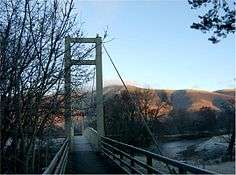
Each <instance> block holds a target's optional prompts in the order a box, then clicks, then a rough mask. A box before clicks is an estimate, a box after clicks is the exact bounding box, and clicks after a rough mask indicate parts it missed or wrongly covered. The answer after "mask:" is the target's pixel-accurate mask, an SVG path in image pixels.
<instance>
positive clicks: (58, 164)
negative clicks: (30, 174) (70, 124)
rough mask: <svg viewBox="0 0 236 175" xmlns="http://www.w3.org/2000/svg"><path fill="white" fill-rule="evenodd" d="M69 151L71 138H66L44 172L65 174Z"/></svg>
mask: <svg viewBox="0 0 236 175" xmlns="http://www.w3.org/2000/svg"><path fill="white" fill-rule="evenodd" d="M68 152H69V139H68V138H66V139H65V141H64V142H63V144H62V146H61V148H60V150H59V151H58V152H57V153H56V155H55V156H54V158H53V160H52V161H51V163H50V164H49V166H48V167H47V168H46V170H45V171H44V172H43V174H65V169H66V164H67V161H68V160H67V159H68Z"/></svg>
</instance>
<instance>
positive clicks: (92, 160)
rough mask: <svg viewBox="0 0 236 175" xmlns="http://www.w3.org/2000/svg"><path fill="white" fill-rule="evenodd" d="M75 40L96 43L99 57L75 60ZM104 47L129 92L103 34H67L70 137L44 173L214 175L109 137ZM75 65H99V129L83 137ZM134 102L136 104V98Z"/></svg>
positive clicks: (90, 130) (66, 77) (66, 58)
mask: <svg viewBox="0 0 236 175" xmlns="http://www.w3.org/2000/svg"><path fill="white" fill-rule="evenodd" d="M74 43H93V44H95V47H94V49H95V50H96V55H95V60H73V59H72V55H71V44H74ZM102 48H104V50H105V53H106V54H107V56H108V57H109V59H110V61H111V63H112V65H113V67H114V69H115V70H116V72H117V74H118V76H119V78H120V80H121V82H122V84H123V85H124V87H125V89H126V91H127V92H128V93H129V90H128V88H127V86H126V85H125V83H124V81H123V79H122V77H121V75H120V74H119V71H118V69H117V67H116V66H115V64H114V62H113V60H112V58H111V56H110V54H109V53H108V51H107V49H106V47H105V45H104V44H103V42H102V38H101V37H99V36H97V37H96V38H71V37H66V38H65V55H64V63H65V64H64V78H65V94H64V98H65V113H64V117H65V129H66V133H67V137H66V138H65V140H64V142H63V144H62V146H61V148H60V150H59V151H58V152H57V153H56V155H55V156H54V158H53V160H52V161H51V162H50V164H49V165H48V167H47V168H46V169H45V171H44V173H43V174H187V173H190V174H214V172H211V171H208V170H205V169H201V168H198V167H195V166H192V165H189V164H186V163H183V162H180V161H177V160H173V159H170V158H168V157H165V156H164V155H162V154H161V151H160V150H159V154H156V153H152V152H150V151H147V150H145V149H142V148H138V147H135V146H133V145H128V144H126V143H122V142H120V141H117V140H114V139H111V138H109V137H106V135H105V131H104V112H103V83H102V82H103V80H102V78H103V77H102ZM73 65H95V67H96V119H97V128H96V130H95V129H93V128H90V127H88V128H85V129H84V131H83V134H82V135H81V136H75V135H74V124H73V119H72V108H71V106H72V104H71V66H73ZM131 101H132V99H131ZM132 102H133V103H134V104H135V102H134V101H132ZM138 110H139V109H138V107H137V111H138ZM142 117H143V116H142ZM143 122H144V125H145V127H146V129H147V131H148V133H149V134H150V136H151V138H152V140H153V143H155V145H156V146H157V148H158V143H157V141H156V139H155V137H154V136H153V134H152V132H151V130H150V129H149V127H148V125H147V123H146V121H145V119H144V117H143Z"/></svg>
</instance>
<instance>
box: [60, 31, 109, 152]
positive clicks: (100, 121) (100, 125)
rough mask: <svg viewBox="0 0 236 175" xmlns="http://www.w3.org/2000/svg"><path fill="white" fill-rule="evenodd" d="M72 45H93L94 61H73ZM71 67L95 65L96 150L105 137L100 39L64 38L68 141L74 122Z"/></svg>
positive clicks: (72, 133) (72, 131)
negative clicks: (94, 51) (102, 137)
mask: <svg viewBox="0 0 236 175" xmlns="http://www.w3.org/2000/svg"><path fill="white" fill-rule="evenodd" d="M72 43H94V44H95V49H96V56H95V60H74V59H72V55H71V44H72ZM73 65H95V66H96V115H97V132H98V148H100V142H101V136H104V135H105V131H104V114H103V78H102V38H101V37H99V36H98V35H97V37H96V38H71V37H69V36H67V37H65V54H64V78H65V89H64V93H65V94H64V98H65V112H64V117H65V129H66V133H67V136H68V137H69V138H70V140H71V139H72V138H73V137H74V122H73V119H72V109H71V66H73Z"/></svg>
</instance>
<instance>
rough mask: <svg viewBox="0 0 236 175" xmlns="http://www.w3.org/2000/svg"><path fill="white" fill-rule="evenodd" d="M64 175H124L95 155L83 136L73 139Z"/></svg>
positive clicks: (97, 154)
mask: <svg viewBox="0 0 236 175" xmlns="http://www.w3.org/2000/svg"><path fill="white" fill-rule="evenodd" d="M73 145H74V147H73V149H72V150H73V151H72V152H71V153H70V154H69V161H68V164H67V169H66V174H124V172H123V171H122V170H121V168H119V167H118V166H117V165H115V164H114V163H112V162H111V161H108V160H107V159H106V158H105V157H103V156H102V155H100V154H99V153H97V152H96V151H95V150H94V149H93V148H92V147H91V145H90V144H89V142H88V141H87V139H86V138H85V137H84V136H75V137H74V144H73Z"/></svg>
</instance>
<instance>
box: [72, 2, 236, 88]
mask: <svg viewBox="0 0 236 175" xmlns="http://www.w3.org/2000/svg"><path fill="white" fill-rule="evenodd" d="M76 11H78V12H79V15H80V19H81V21H82V22H84V24H83V29H84V32H85V34H86V36H88V37H95V36H96V33H99V34H103V33H104V30H105V29H106V28H107V27H108V33H109V38H115V39H114V40H113V41H111V42H109V43H107V44H106V47H107V49H108V50H109V52H110V55H111V56H112V58H113V59H114V61H115V63H116V65H117V67H118V69H119V71H120V73H121V75H122V77H123V78H124V80H126V81H128V82H132V83H133V84H137V85H141V86H145V87H150V88H158V89H163V88H165V89H203V90H217V89H225V88H234V78H235V68H234V67H235V59H234V58H235V43H234V39H235V38H234V36H233V35H230V36H228V37H227V38H226V39H224V40H222V41H221V42H220V43H218V44H212V43H211V42H209V41H208V40H207V38H208V37H209V35H208V34H203V33H201V32H200V31H196V30H193V29H190V27H189V26H190V25H191V24H192V22H193V21H196V20H198V18H197V16H198V15H199V13H201V12H200V11H195V10H191V9H190V6H189V5H188V3H187V0H175V1H174V0H173V1H166V0H159V1H158V0H156V1H76ZM103 76H104V84H107V82H116V81H118V77H117V75H116V73H115V71H114V69H113V68H112V65H111V64H110V63H109V60H108V58H107V56H106V55H105V52H103Z"/></svg>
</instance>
